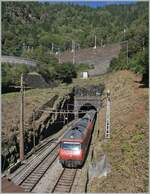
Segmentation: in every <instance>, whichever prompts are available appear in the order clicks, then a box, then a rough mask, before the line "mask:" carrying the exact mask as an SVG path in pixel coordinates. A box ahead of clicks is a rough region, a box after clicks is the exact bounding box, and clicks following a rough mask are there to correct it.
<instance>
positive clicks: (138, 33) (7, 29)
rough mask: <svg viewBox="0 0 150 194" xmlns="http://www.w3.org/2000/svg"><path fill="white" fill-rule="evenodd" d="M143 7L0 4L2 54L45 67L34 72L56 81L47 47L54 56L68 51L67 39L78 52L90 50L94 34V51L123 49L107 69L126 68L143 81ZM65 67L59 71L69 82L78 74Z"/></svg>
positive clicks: (55, 66) (145, 64) (143, 4)
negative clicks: (110, 47) (98, 48)
mask: <svg viewBox="0 0 150 194" xmlns="http://www.w3.org/2000/svg"><path fill="white" fill-rule="evenodd" d="M148 7H149V6H148V2H137V3H133V4H127V5H109V6H106V7H97V8H92V7H88V6H80V5H73V4H65V3H57V4H50V3H40V2H2V55H11V56H22V57H27V58H30V59H36V60H39V61H41V62H42V63H44V64H45V65H44V66H42V67H40V68H38V72H40V73H41V74H42V75H44V76H46V77H47V78H48V79H56V78H58V79H59V78H60V77H61V76H60V74H61V70H58V67H59V64H58V60H57V59H56V58H55V56H54V55H53V53H52V47H53V50H54V51H58V49H60V52H63V51H65V50H68V49H71V46H72V40H74V41H75V42H76V43H77V44H76V45H77V46H79V45H80V48H87V47H92V46H94V36H95V35H96V36H97V45H98V46H100V45H101V44H112V43H120V44H122V45H123V46H122V49H121V52H120V54H119V56H118V58H115V59H113V60H112V62H111V64H110V70H118V69H131V70H132V71H134V72H135V73H140V74H143V75H144V76H143V80H146V81H147V80H148V25H149V23H148V21H149V20H148ZM127 46H128V51H127ZM127 52H128V53H127ZM127 54H128V62H127V59H126V58H127V57H126V56H127ZM61 67H62V66H61ZM61 67H60V68H61ZM70 67H71V68H72V67H73V65H72V66H70V65H65V70H62V72H68V71H69V75H70V76H71V77H73V76H75V74H76V71H77V70H76V69H75V67H74V70H73V71H72V72H71V73H70V71H71V70H70V69H69V68H70ZM6 68H7V69H8V66H7V67H5V65H3V66H2V76H3V77H5V79H4V80H5V84H6V85H7V83H8V82H12V81H11V80H10V78H9V76H8V75H6V74H7V71H6ZM23 69H25V68H23ZM25 71H26V69H25ZM58 72H59V73H58ZM66 76H67V75H66ZM6 77H7V78H8V79H6ZM61 79H62V80H63V81H66V79H65V78H61ZM2 80H3V79H2ZM2 84H3V83H2Z"/></svg>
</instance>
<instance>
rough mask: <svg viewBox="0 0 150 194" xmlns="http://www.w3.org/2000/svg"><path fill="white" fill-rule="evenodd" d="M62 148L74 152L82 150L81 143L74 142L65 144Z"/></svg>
mask: <svg viewBox="0 0 150 194" xmlns="http://www.w3.org/2000/svg"><path fill="white" fill-rule="evenodd" d="M61 148H63V149H64V150H73V151H77V150H80V149H81V144H80V143H74V142H63V143H62V144H61Z"/></svg>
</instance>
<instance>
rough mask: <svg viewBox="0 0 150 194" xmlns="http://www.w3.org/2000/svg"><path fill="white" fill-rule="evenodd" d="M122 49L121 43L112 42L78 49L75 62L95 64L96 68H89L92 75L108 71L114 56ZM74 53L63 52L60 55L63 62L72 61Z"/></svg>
mask: <svg viewBox="0 0 150 194" xmlns="http://www.w3.org/2000/svg"><path fill="white" fill-rule="evenodd" d="M119 51H120V45H119V44H110V45H106V46H105V47H97V49H93V47H91V48H85V49H81V50H78V51H76V53H75V63H77V64H88V65H94V69H92V70H89V75H90V76H95V75H100V74H104V73H106V71H107V70H108V68H109V64H110V61H111V60H112V58H114V57H117V56H118V54H119ZM72 60H73V53H71V52H70V51H66V52H63V53H62V54H61V56H60V61H61V63H65V62H72Z"/></svg>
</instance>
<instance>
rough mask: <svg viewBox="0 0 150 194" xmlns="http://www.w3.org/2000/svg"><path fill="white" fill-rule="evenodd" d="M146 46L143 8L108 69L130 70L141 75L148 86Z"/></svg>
mask: <svg viewBox="0 0 150 194" xmlns="http://www.w3.org/2000/svg"><path fill="white" fill-rule="evenodd" d="M141 6H143V4H141ZM141 9H142V7H141ZM148 45H149V37H148V7H147V8H146V7H144V6H143V14H142V17H140V18H137V19H136V20H135V21H134V22H133V23H132V25H131V27H130V28H129V29H128V31H127V33H126V37H125V39H124V42H122V49H121V52H120V54H119V56H118V58H114V59H113V60H112V62H111V65H110V68H111V69H112V70H119V69H130V70H132V71H133V72H135V73H140V74H143V81H144V82H145V83H146V84H148V74H149V60H148ZM127 57H128V59H127Z"/></svg>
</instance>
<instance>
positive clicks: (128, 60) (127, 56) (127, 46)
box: [127, 40, 129, 67]
mask: <svg viewBox="0 0 150 194" xmlns="http://www.w3.org/2000/svg"><path fill="white" fill-rule="evenodd" d="M128 53H129V45H128V40H127V67H128V64H129V56H128Z"/></svg>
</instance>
